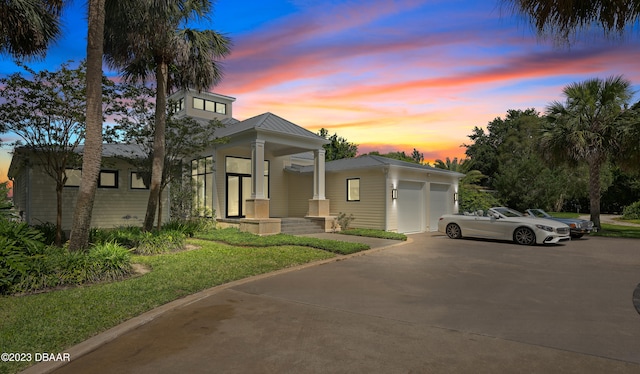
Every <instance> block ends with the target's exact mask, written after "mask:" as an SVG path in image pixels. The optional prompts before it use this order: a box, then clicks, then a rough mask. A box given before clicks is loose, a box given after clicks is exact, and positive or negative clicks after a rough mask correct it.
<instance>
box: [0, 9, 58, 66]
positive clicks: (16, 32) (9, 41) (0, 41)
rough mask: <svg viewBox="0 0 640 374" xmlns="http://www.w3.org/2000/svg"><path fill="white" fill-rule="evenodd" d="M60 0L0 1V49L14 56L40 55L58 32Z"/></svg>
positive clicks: (43, 53)
mask: <svg viewBox="0 0 640 374" xmlns="http://www.w3.org/2000/svg"><path fill="white" fill-rule="evenodd" d="M62 3H63V2H62V1H61V0H11V1H2V2H0V19H1V20H2V22H0V53H3V54H4V53H6V54H9V55H10V56H12V57H13V58H16V59H23V58H28V57H32V56H40V57H42V56H44V55H45V53H46V51H47V47H48V46H49V44H50V43H51V42H52V41H53V40H55V39H56V38H57V37H58V36H59V35H60V13H61V11H62Z"/></svg>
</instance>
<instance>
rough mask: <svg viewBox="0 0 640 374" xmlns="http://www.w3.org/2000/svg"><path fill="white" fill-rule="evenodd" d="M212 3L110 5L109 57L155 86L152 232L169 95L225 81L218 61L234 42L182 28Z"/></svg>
mask: <svg viewBox="0 0 640 374" xmlns="http://www.w3.org/2000/svg"><path fill="white" fill-rule="evenodd" d="M211 8H212V3H211V1H210V0H198V1H190V0H177V1H176V0H139V1H115V0H113V1H108V2H107V12H106V15H107V17H106V21H105V39H104V41H105V58H106V61H107V63H108V64H109V65H110V66H112V67H115V68H119V69H122V72H123V76H124V78H125V79H126V80H129V81H145V80H147V79H148V78H149V77H154V78H155V82H156V109H155V110H156V115H155V119H156V124H155V134H154V141H153V165H152V171H151V183H150V186H149V203H148V204H147V213H146V216H145V220H144V229H145V230H147V231H148V230H151V229H152V228H153V222H154V217H155V214H156V209H157V207H158V201H159V199H160V191H161V181H162V172H163V165H164V154H165V127H166V118H167V112H166V111H167V94H168V92H169V90H171V89H172V88H190V87H193V88H196V89H198V90H202V89H208V88H209V87H210V86H212V85H214V84H216V83H218V82H219V81H220V79H221V78H222V71H221V68H220V66H219V64H218V63H217V60H219V59H221V58H223V57H224V56H226V55H228V54H229V52H230V45H231V42H230V40H229V39H228V38H227V37H226V36H223V35H221V34H218V33H216V32H214V31H211V30H204V31H199V30H194V29H189V28H182V29H181V27H182V26H183V25H185V24H187V23H188V22H189V21H192V20H196V19H199V18H203V17H206V15H207V14H208V13H209V12H210V11H211Z"/></svg>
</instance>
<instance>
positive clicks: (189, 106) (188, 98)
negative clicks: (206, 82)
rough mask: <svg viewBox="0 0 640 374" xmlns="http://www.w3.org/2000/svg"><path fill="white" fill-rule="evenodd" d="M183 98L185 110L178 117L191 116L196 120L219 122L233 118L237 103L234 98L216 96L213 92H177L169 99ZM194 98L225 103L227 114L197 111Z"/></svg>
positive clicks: (178, 113)
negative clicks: (234, 106) (215, 119)
mask: <svg viewBox="0 0 640 374" xmlns="http://www.w3.org/2000/svg"><path fill="white" fill-rule="evenodd" d="M181 97H183V98H184V109H182V110H181V111H179V112H177V113H176V114H177V115H181V116H182V115H186V116H191V117H194V118H202V119H207V120H211V119H214V118H217V119H219V120H223V119H225V118H233V105H232V104H233V102H234V101H235V99H234V98H232V97H229V96H224V95H218V94H214V93H211V92H200V93H198V92H197V91H194V90H187V91H179V92H176V93H175V94H173V95H171V96H170V97H169V99H171V100H178V99H179V98H181ZM194 97H198V98H202V99H206V100H210V101H214V102H218V103H224V104H226V113H225V114H219V113H215V112H210V111H206V110H201V109H195V108H194V107H193V98H194Z"/></svg>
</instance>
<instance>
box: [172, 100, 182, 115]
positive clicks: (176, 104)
mask: <svg viewBox="0 0 640 374" xmlns="http://www.w3.org/2000/svg"><path fill="white" fill-rule="evenodd" d="M183 109H184V97H181V98H179V99H178V100H176V101H174V102H172V103H171V113H178V112H179V111H181V110H183Z"/></svg>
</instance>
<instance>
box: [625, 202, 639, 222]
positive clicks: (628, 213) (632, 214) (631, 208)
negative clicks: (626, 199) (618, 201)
mask: <svg viewBox="0 0 640 374" xmlns="http://www.w3.org/2000/svg"><path fill="white" fill-rule="evenodd" d="M622 218H623V219H640V201H636V202H635V203H633V204H631V205H628V206H626V207H625V208H624V210H623V211H622Z"/></svg>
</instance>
